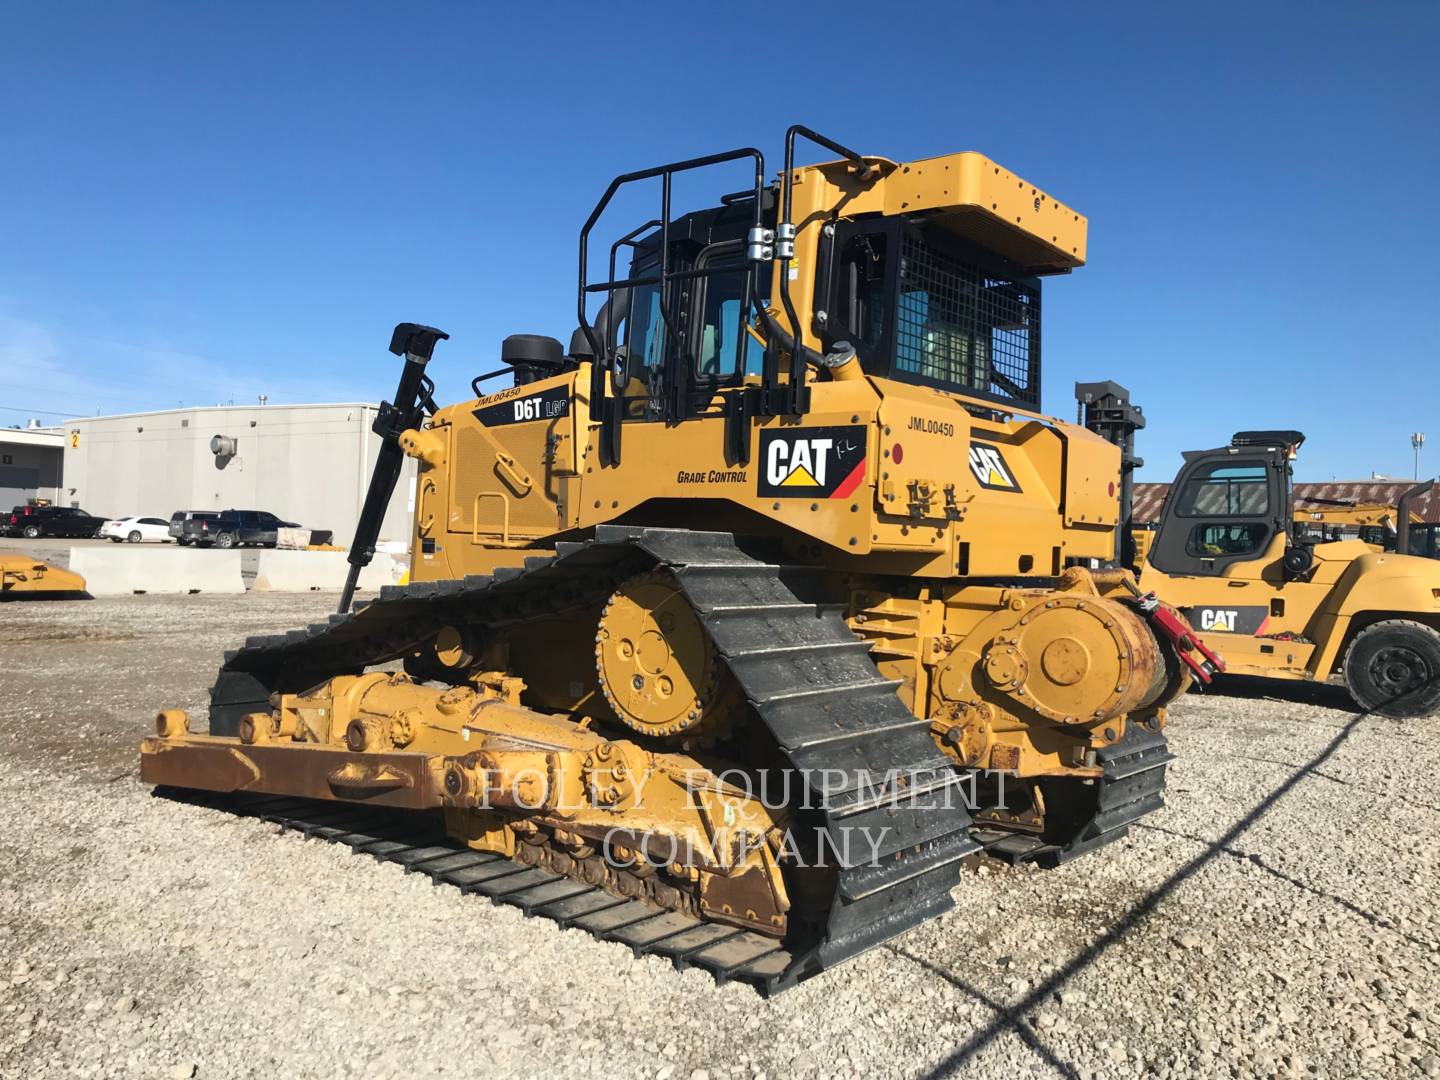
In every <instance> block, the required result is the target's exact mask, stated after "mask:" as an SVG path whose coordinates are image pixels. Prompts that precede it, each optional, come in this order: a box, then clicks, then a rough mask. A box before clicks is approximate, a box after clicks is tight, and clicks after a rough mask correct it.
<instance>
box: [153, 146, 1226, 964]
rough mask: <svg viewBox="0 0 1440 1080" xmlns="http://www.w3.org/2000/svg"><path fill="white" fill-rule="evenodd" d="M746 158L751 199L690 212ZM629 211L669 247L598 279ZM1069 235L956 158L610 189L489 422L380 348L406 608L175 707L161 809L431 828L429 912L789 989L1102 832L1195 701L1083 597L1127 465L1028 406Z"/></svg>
mask: <svg viewBox="0 0 1440 1080" xmlns="http://www.w3.org/2000/svg"><path fill="white" fill-rule="evenodd" d="M797 138H807V139H810V140H812V141H814V142H817V143H819V144H820V145H822V146H823V147H825V148H826V149H828V150H829V151H830V152H832V153H834V154H835V155H837V160H834V161H830V162H828V163H825V164H821V165H815V166H808V167H796V166H795V164H794V161H793V156H794V144H795V141H796V139H797ZM727 162H734V163H739V164H741V165H743V166H745V167H746V168H747V169H749V170H753V184H752V185H751V186H750V187H748V188H747V189H746V190H744V191H741V192H738V193H736V194H734V195H729V196H726V197H725V198H724V199H722V200H721V201H720V203H719V205H717V206H713V207H709V208H704V209H700V210H695V211H692V212H689V213H685V214H680V215H678V216H677V215H676V214H675V212H674V211H673V209H672V207H671V205H670V203H671V190H672V188H671V182H672V179H673V178H674V177H675V176H676V175H678V174H681V173H687V172H689V171H691V170H694V169H699V168H708V167H712V166H718V165H721V164H724V163H727ZM640 182H651V183H653V184H654V185H655V186H656V187H657V188H658V189H659V192H660V196H661V198H660V204H661V205H660V212H659V214H658V215H657V216H656V218H655V219H653V220H652V221H650V222H648V223H641V224H639V225H638V227H634V228H630V227H629V224H630V223H627V226H626V227H625V229H624V230H619V231H618V237H617V238H616V239H615V240H614V241H613V243H612V244H611V245H610V246H609V247H608V248H598V247H597V248H594V249H592V248H591V240H592V233H593V230H594V229H595V226H596V224H597V222H598V221H599V220H600V219H601V216H602V214H603V212H604V211H605V209H606V208H607V206H608V205H609V204H610V201H611V199H612V197H613V196H614V195H615V193H616V191H617V190H619V189H620V188H621V187H625V186H628V185H632V184H635V183H640ZM1085 237H1086V222H1085V219H1084V218H1083V217H1081V216H1080V215H1079V214H1078V213H1077V212H1076V211H1074V210H1073V209H1071V208H1070V207H1068V206H1065V205H1064V204H1062V203H1060V202H1058V201H1056V200H1055V199H1054V198H1052V197H1051V196H1050V195H1049V194H1047V193H1046V192H1044V191H1042V190H1040V189H1039V188H1037V187H1035V186H1034V185H1032V184H1030V183H1028V182H1027V181H1025V180H1023V179H1021V178H1020V177H1017V176H1015V175H1014V174H1013V173H1011V172H1009V171H1008V170H1006V169H1004V168H1003V167H1001V166H1000V165H998V164H996V163H995V162H992V161H990V160H989V159H988V158H985V157H983V156H982V155H980V154H975V153H962V154H951V155H947V156H944V157H938V158H930V159H926V160H922V161H913V162H909V163H898V162H893V161H889V160H886V159H884V158H879V157H866V156H861V155H859V154H856V153H854V152H853V151H851V150H849V149H847V148H845V147H843V146H841V145H840V144H838V143H835V142H834V141H832V140H829V139H825V138H823V137H821V136H819V135H817V134H815V133H814V132H811V131H809V130H808V129H805V128H800V127H796V128H792V129H791V131H790V132H789V133H788V136H787V140H786V159H785V165H784V168H783V170H782V172H781V174H780V178H779V180H778V181H776V182H774V183H769V182H767V181H766V176H765V170H764V162H763V158H762V157H761V155H760V154H759V152H758V151H755V150H748V149H747V150H739V151H734V152H731V153H728V154H719V155H714V156H712V157H708V158H701V159H695V160H693V161H688V162H679V163H676V164H673V165H668V166H662V167H660V168H657V169H650V170H645V171H643V172H638V173H631V174H627V175H625V176H622V177H618V178H616V180H615V181H614V182H613V183H612V184H611V186H610V188H609V190H608V191H607V193H606V194H605V196H604V197H603V198H602V199H601V201H600V203H599V205H598V206H597V207H596V209H595V212H594V213H593V214H592V215H591V217H590V219H589V221H587V222H586V224H585V226H584V228H583V229H582V231H581V281H580V289H579V303H578V317H579V321H580V327H579V329H578V330H577V331H576V333H575V335H574V336H573V338H572V340H571V344H570V347H569V349H568V351H566V350H564V349H562V346H561V345H560V343H559V342H558V341H556V340H554V339H551V338H547V337H542V336H536V335H516V336H513V337H510V338H507V339H506V341H505V343H504V346H503V348H502V351H501V356H502V359H503V360H504V361H505V363H506V367H505V368H502V369H501V371H502V372H504V373H506V374H510V375H512V376H513V380H512V383H513V385H511V386H508V387H506V388H504V389H500V390H497V391H494V392H488V393H482V392H481V384H482V383H483V382H484V381H485V380H486V379H488V378H490V377H492V376H493V375H495V374H500V373H499V372H497V373H492V375H487V376H482V377H480V378H478V379H477V380H476V381H475V384H474V389H475V393H476V397H475V398H473V399H471V400H466V401H463V402H460V403H458V404H454V405H450V406H448V407H444V408H439V407H436V406H435V404H434V400H433V387H432V386H431V385H430V384H429V381H428V380H427V379H426V378H425V377H424V375H423V370H424V366H425V364H426V362H427V361H428V359H429V358H430V355H431V352H432V350H433V348H434V347H435V344H436V342H437V341H439V340H442V339H444V338H445V336H446V335H445V334H443V333H442V332H440V331H437V330H434V329H433V328H429V327H423V326H416V325H413V324H402V325H401V326H399V327H397V328H396V334H395V337H394V339H393V341H392V343H391V349H392V351H394V352H395V353H396V354H397V355H402V356H404V357H405V367H404V372H403V374H402V378H401V383H400V389H399V391H398V392H397V395H396V404H395V405H389V404H386V405H385V406H383V408H382V409H381V411H380V416H379V419H378V420H377V423H376V430H377V432H378V433H379V434H380V435H381V436H382V439H383V441H384V449H383V450H382V453H381V458H380V460H379V462H378V463H377V466H376V474H375V478H374V482H373V483H372V487H371V492H370V497H369V498H368V499H367V503H366V512H365V515H364V518H363V520H362V526H361V528H360V530H359V533H358V535H357V537H356V541H355V543H354V545H353V546H352V550H351V556H350V561H351V564H352V567H353V568H354V570H355V572H358V568H359V567H360V566H361V565H363V564H364V562H365V561H367V560H368V558H369V555H370V554H371V553H372V552H373V547H374V528H373V527H374V526H376V525H378V520H379V512H380V510H382V509H383V507H384V505H385V503H386V501H387V500H388V497H389V494H390V491H391V490H392V488H393V484H394V482H395V477H396V476H397V475H398V473H399V465H400V460H401V457H400V455H401V454H402V453H403V454H408V455H409V456H411V457H413V458H415V459H416V460H417V461H418V462H419V475H418V489H417V497H416V506H415V526H414V529H415V531H414V547H413V553H414V554H413V562H412V565H411V572H410V582H409V584H408V585H407V586H406V587H404V588H400V589H387V590H385V591H384V592H382V594H381V597H380V599H379V600H378V601H376V602H373V603H371V604H369V605H367V606H365V607H363V608H362V609H360V610H358V611H356V612H354V613H353V614H345V611H346V609H347V608H348V603H349V599H350V590H349V589H347V591H346V594H345V597H344V600H343V601H342V605H341V612H342V614H340V615H337V616H336V617H334V618H332V620H331V621H330V622H329V623H322V624H317V625H316V626H313V627H310V628H309V629H308V630H303V631H296V632H294V633H292V634H289V635H282V636H278V637H274V638H259V639H252V640H251V641H249V642H247V643H246V646H245V647H244V648H243V649H240V650H239V651H238V652H236V653H233V654H230V655H229V656H228V657H227V659H226V662H225V664H224V666H223V668H222V669H221V672H220V676H219V679H218V680H217V682H216V684H215V688H214V690H213V692H212V703H211V712H210V720H209V734H208V735H199V734H193V733H191V732H190V730H189V724H190V721H189V718H188V717H186V716H184V715H183V714H178V713H175V712H168V711H167V712H164V713H162V714H161V717H160V721H159V731H158V733H157V737H156V738H154V739H151V740H149V741H147V742H146V744H145V746H144V748H143V755H142V770H143V775H144V776H145V777H146V778H147V779H148V780H150V781H152V782H154V783H158V784H164V785H172V786H176V787H182V788H199V789H206V790H211V791H219V792H227V793H228V792H247V793H256V792H260V793H267V794H269V795H272V796H282V797H286V798H288V799H292V800H294V799H299V800H317V799H318V800H327V801H328V802H327V805H330V806H332V807H333V804H334V802H336V801H339V802H348V803H351V804H366V805H368V806H371V807H375V806H380V807H390V808H396V809H404V810H407V811H412V812H418V811H435V812H443V820H444V823H445V830H446V833H447V835H448V837H449V839H448V841H447V842H446V844H441V845H438V848H437V850H439V851H440V852H442V854H440V855H435V856H432V857H429V858H430V859H433V860H438V861H439V864H440V865H441V866H442V867H443V873H442V872H440V871H439V870H435V867H434V866H433V865H432V863H431V861H428V860H419V861H418V862H417V863H416V865H423V866H428V867H430V869H431V870H432V871H434V872H435V876H437V877H438V878H439V879H440V880H447V881H452V880H453V881H454V883H457V884H460V885H461V886H462V887H464V888H473V889H474V890H475V891H485V892H489V893H490V894H492V895H498V896H501V897H503V898H505V899H506V900H507V902H514V903H517V904H521V905H522V906H525V907H526V909H527V910H530V909H531V908H534V909H535V910H538V911H540V912H541V913H542V914H547V915H550V916H552V917H555V918H557V919H559V920H560V921H562V922H564V923H566V924H567V925H569V924H571V923H574V924H575V925H581V926H583V927H584V928H586V929H589V930H591V931H593V932H596V933H601V934H605V935H618V936H620V937H621V939H622V940H625V941H627V942H628V943H630V944H632V945H633V946H635V947H636V948H637V949H640V950H642V951H659V952H661V953H663V954H665V955H671V956H674V957H675V958H676V959H677V961H680V962H682V963H689V962H693V963H698V964H701V965H703V966H705V967H708V968H710V969H712V970H714V971H715V972H716V973H717V974H718V975H720V976H721V977H722V978H741V979H746V980H748V981H751V982H755V983H757V984H759V985H761V986H764V987H767V988H772V989H773V988H776V987H778V986H783V985H788V984H789V983H790V982H793V981H795V980H796V979H799V978H803V977H806V976H807V975H810V974H813V973H814V972H815V971H818V970H820V969H821V968H824V967H827V966H829V965H831V964H834V963H836V962H838V961H840V960H843V959H844V958H846V957H848V956H851V955H853V954H855V953H856V952H859V951H861V950H863V949H865V948H868V947H869V946H871V945H873V944H875V943H877V942H879V941H882V940H884V939H885V938H887V937H889V936H891V935H893V934H895V933H898V932H900V931H901V930H903V929H905V928H906V927H909V926H912V925H914V924H915V923H917V922H919V921H921V920H923V919H924V918H927V917H929V916H930V915H933V914H934V913H936V912H939V911H942V910H944V909H946V908H948V907H949V906H950V905H951V903H952V901H951V900H950V895H949V894H950V889H951V887H952V886H953V885H954V884H955V882H956V880H957V874H958V872H959V865H960V862H961V860H963V859H964V858H966V857H967V856H969V855H972V854H975V853H977V852H980V851H982V850H983V851H988V852H990V853H991V854H994V855H996V856H997V857H1001V858H1007V859H1010V860H1012V861H1021V860H1030V861H1036V862H1039V863H1041V864H1042V865H1047V866H1051V865H1055V864H1057V863H1060V862H1063V861H1065V860H1066V859H1069V858H1072V857H1074V856H1076V855H1078V854H1080V853H1082V852H1085V851H1089V850H1091V849H1093V848H1095V847H1098V846H1100V845H1102V844H1104V843H1106V842H1108V841H1110V840H1113V839H1114V838H1116V837H1117V836H1121V835H1123V834H1124V833H1125V831H1126V828H1127V826H1128V825H1129V824H1130V823H1131V822H1133V821H1134V820H1136V819H1137V818H1138V817H1140V816H1142V815H1143V814H1145V813H1147V812H1149V811H1151V810H1153V809H1155V808H1156V807H1158V806H1159V805H1160V803H1161V798H1160V791H1161V788H1162V786H1163V782H1164V772H1165V763H1166V762H1167V761H1168V760H1169V758H1170V755H1169V753H1168V750H1167V749H1166V742H1165V738H1164V734H1163V728H1164V724H1165V706H1166V703H1167V702H1169V701H1170V700H1172V699H1173V698H1174V697H1175V696H1176V695H1177V694H1178V693H1180V692H1181V691H1182V690H1183V689H1184V688H1185V687H1186V686H1187V685H1188V683H1189V681H1190V679H1191V678H1192V677H1200V678H1204V679H1208V677H1209V673H1210V671H1211V670H1213V667H1212V666H1211V665H1210V664H1209V663H1208V661H1206V660H1205V659H1204V658H1203V655H1202V653H1201V652H1200V650H1199V649H1197V648H1196V646H1195V644H1194V642H1193V639H1192V638H1191V637H1190V635H1189V631H1188V628H1187V627H1185V626H1184V624H1183V623H1182V622H1181V621H1180V620H1179V619H1178V618H1177V617H1176V616H1175V614H1174V612H1173V611H1172V610H1170V609H1167V608H1165V607H1164V606H1163V605H1160V606H1157V605H1149V606H1144V605H1141V604H1139V603H1138V602H1137V600H1136V597H1137V595H1138V594H1137V592H1136V590H1135V585H1134V581H1133V579H1132V578H1131V577H1130V575H1129V574H1128V573H1127V572H1125V571H1122V570H1115V569H1108V570H1092V569H1089V568H1088V567H1089V566H1090V565H1091V564H1092V563H1094V562H1095V561H1096V560H1099V559H1103V558H1105V557H1106V556H1107V555H1108V554H1109V553H1110V552H1111V551H1112V549H1113V544H1114V536H1115V532H1116V529H1117V528H1118V526H1119V523H1120V517H1119V498H1118V496H1119V485H1120V483H1121V468H1120V465H1121V462H1120V455H1119V453H1118V452H1117V450H1116V449H1115V447H1113V446H1112V445H1110V444H1109V443H1107V442H1105V441H1104V440H1103V439H1101V438H1099V437H1098V436H1096V435H1094V434H1091V433H1090V432H1088V431H1086V430H1085V429H1083V428H1082V427H1079V426H1076V425H1070V424H1065V423H1063V422H1061V421H1059V420H1056V419H1053V418H1051V417H1048V416H1046V415H1044V414H1042V413H1040V412H1039V411H1037V410H1038V408H1039V405H1040V351H1039V350H1040V280H1039V279H1040V277H1041V276H1042V275H1050V274H1057V273H1065V272H1068V271H1069V270H1071V269H1073V268H1075V267H1078V266H1080V265H1082V264H1083V262H1084V258H1085ZM626 262H628V269H626V268H624V265H623V264H624V263H626ZM597 265H598V266H604V267H605V270H604V273H603V275H602V280H600V281H598V282H595V281H593V280H592V278H591V276H590V275H591V271H593V270H594V268H595V267H596V266H597ZM595 302H598V303H599V304H600V306H599V308H598V310H595V308H594V303H595ZM353 581H354V574H353V573H352V578H351V583H352V585H353ZM397 662H398V663H402V664H403V667H404V673H403V674H401V673H394V672H390V673H381V672H375V671H373V670H368V669H372V668H374V667H375V666H377V665H383V664H387V663H389V664H392V665H393V664H394V663H397ZM762 789H764V790H768V792H769V794H770V795H771V797H770V798H766V797H764V790H762ZM777 790H778V791H779V792H780V793H781V794H780V795H779V797H778V798H776V797H774V795H775V792H776V791H777ZM287 805H288V804H287ZM303 812H304V813H308V812H309V811H303ZM342 812H348V811H342ZM284 813H287V814H297V813H302V811H297V810H293V809H291V810H286V811H284ZM327 813H330V814H332V815H333V814H335V813H336V811H334V810H333V809H331V810H329V811H327ZM405 820H407V821H409V820H418V819H405ZM331 821H332V826H331V827H334V826H333V818H332V819H331ZM392 827H393V828H395V829H400V830H403V829H404V828H405V827H406V826H405V825H403V824H394V825H393V826H392ZM356 828H357V827H355V826H351V827H350V828H349V829H348V831H347V832H346V835H348V836H352V837H353V836H354V835H357V832H356ZM360 835H366V836H368V835H369V834H366V833H363V832H362V833H360ZM347 842H354V841H352V840H347ZM377 843H382V847H379V848H377V847H374V846H373V845H372V844H370V843H369V841H368V840H367V841H366V842H365V844H363V845H357V846H363V847H364V848H365V849H366V850H375V851H380V850H384V851H387V852H392V853H393V852H394V851H395V850H397V849H395V848H393V847H384V846H383V844H389V843H398V841H383V842H377ZM447 845H448V846H447ZM402 847H403V845H402ZM404 850H406V851H409V850H410V849H409V848H404ZM387 857H398V856H393V854H392V855H390V856H387ZM406 857H407V858H408V857H409V856H408V855H407V856H406ZM447 860H449V861H447ZM455 860H458V861H455ZM467 860H469V861H467ZM487 860H488V861H487ZM494 860H500V861H499V862H495V861H494ZM457 867H458V869H457ZM462 873H463V875H470V876H463V877H455V876H454V875H462ZM522 873H524V874H528V875H529V876H519V875H520V874H522ZM446 875H452V876H446ZM492 877H493V880H494V882H498V883H499V884H498V885H494V886H493V887H492V885H490V884H485V883H487V882H491V881H492ZM512 877H513V880H512ZM482 886H483V887H482ZM537 889H538V890H539V892H538V893H535V892H533V890H537ZM537 897H538V898H537ZM627 904H633V905H638V906H636V907H629V906H626V905H627ZM567 905H568V906H567ZM617 905H618V906H617ZM582 909H583V910H582ZM577 911H580V912H581V914H578V915H577V914H576V912H577ZM607 912H608V913H609V914H606V913H607ZM617 920H618V921H617ZM626 920H628V921H626ZM657 920H659V921H657Z"/></svg>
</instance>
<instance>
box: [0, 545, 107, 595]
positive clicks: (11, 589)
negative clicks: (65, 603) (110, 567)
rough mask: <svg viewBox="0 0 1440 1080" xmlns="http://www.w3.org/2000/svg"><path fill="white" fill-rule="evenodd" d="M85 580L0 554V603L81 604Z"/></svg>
mask: <svg viewBox="0 0 1440 1080" xmlns="http://www.w3.org/2000/svg"><path fill="white" fill-rule="evenodd" d="M89 597H90V594H89V593H88V592H86V591H85V579H84V578H83V577H81V576H80V575H79V574H74V573H71V572H70V571H69V570H61V569H59V568H58V567H54V566H51V565H50V564H49V563H45V562H41V561H40V560H39V559H34V558H31V557H30V556H29V555H9V554H4V553H0V601H3V600H85V599H89Z"/></svg>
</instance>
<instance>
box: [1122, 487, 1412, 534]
mask: <svg viewBox="0 0 1440 1080" xmlns="http://www.w3.org/2000/svg"><path fill="white" fill-rule="evenodd" d="M1414 486H1415V484H1414V483H1413V482H1412V481H1409V480H1406V481H1400V482H1395V481H1388V480H1335V481H1331V482H1330V483H1327V484H1296V485H1295V505H1296V506H1297V507H1299V508H1300V509H1305V508H1307V507H1311V506H1315V507H1324V506H1334V505H1335V504H1336V503H1341V504H1345V503H1388V504H1389V505H1391V506H1394V505H1395V504H1396V503H1397V502H1399V501H1400V496H1402V495H1404V494H1405V492H1407V491H1409V490H1410V489H1411V488H1412V487H1414ZM1169 490H1170V485H1169V484H1136V485H1135V522H1136V524H1141V525H1145V524H1150V523H1153V522H1156V521H1159V520H1160V507H1161V505H1162V504H1163V503H1164V502H1165V495H1166V493H1167V492H1168V491H1169ZM1411 509H1412V510H1414V511H1415V512H1416V513H1417V514H1419V515H1420V518H1421V520H1423V521H1440V484H1436V485H1435V486H1434V487H1433V488H1431V489H1430V490H1429V491H1428V492H1426V493H1425V494H1424V495H1422V496H1420V498H1418V499H1416V500H1415V501H1414V502H1413V503H1412V504H1411Z"/></svg>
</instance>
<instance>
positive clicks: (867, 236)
mask: <svg viewBox="0 0 1440 1080" xmlns="http://www.w3.org/2000/svg"><path fill="white" fill-rule="evenodd" d="M885 242H886V238H885V235H884V234H883V233H862V234H861V235H859V236H852V237H851V238H850V239H849V240H847V241H846V242H845V246H844V247H843V248H841V250H840V262H839V273H838V277H839V281H838V285H837V288H836V301H837V302H836V309H837V310H836V315H837V321H838V323H839V325H838V326H837V327H836V330H837V332H838V333H840V334H843V335H848V336H849V339H850V343H851V344H852V345H854V346H855V347H856V348H857V349H859V350H860V352H861V353H862V355H863V354H865V353H867V352H869V351H871V350H874V349H878V348H880V344H881V342H882V340H883V339H884V336H885V319H886V315H887V312H886V310H885V307H886V304H885Z"/></svg>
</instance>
